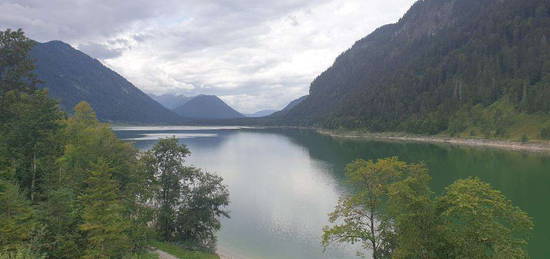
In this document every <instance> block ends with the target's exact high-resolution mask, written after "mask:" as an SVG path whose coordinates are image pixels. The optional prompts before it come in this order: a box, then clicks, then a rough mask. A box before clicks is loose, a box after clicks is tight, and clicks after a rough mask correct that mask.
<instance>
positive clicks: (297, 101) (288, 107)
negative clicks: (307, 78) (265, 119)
mask: <svg viewBox="0 0 550 259" xmlns="http://www.w3.org/2000/svg"><path fill="white" fill-rule="evenodd" d="M307 97H308V96H307V95H304V96H302V97H300V98H298V99H295V100H292V101H291V102H290V103H288V104H287V105H286V106H285V107H284V108H283V109H282V110H280V111H278V112H276V113H273V115H272V116H273V117H281V116H284V115H286V114H288V112H290V110H292V109H293V108H294V107H296V106H297V105H298V104H300V103H301V102H303V101H304V100H305V99H306V98H307Z"/></svg>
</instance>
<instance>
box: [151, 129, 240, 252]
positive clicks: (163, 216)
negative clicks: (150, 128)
mask: <svg viewBox="0 0 550 259" xmlns="http://www.w3.org/2000/svg"><path fill="white" fill-rule="evenodd" d="M189 154H190V151H189V150H188V149H187V147H185V145H179V144H178V141H177V139H176V138H167V139H161V140H160V141H159V142H158V143H157V144H156V145H155V146H154V147H153V148H152V149H151V150H150V151H147V152H146V153H144V154H143V157H142V160H143V162H144V164H145V166H146V170H147V172H149V177H148V178H149V179H150V181H149V183H150V185H151V186H152V188H153V189H154V195H153V197H152V200H151V201H150V203H151V204H154V206H155V208H156V209H157V212H156V217H155V225H156V229H157V232H158V233H159V235H160V238H161V239H163V240H165V241H180V242H187V243H192V244H195V245H198V246H199V247H201V248H212V245H213V244H214V243H215V236H214V232H215V231H216V230H218V229H219V228H220V222H219V217H221V216H225V217H229V215H228V212H226V211H225V210H223V208H224V207H225V206H227V205H228V203H229V200H228V196H229V193H228V191H227V187H226V186H224V185H223V184H222V180H223V179H222V178H221V177H219V176H214V175H211V174H209V173H206V172H202V171H200V170H199V169H196V168H193V167H188V166H185V158H186V157H187V156H188V155H189Z"/></svg>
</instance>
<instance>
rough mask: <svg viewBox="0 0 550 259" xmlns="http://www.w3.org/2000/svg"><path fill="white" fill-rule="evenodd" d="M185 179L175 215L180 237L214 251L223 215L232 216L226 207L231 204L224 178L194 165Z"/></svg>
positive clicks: (178, 236)
mask: <svg viewBox="0 0 550 259" xmlns="http://www.w3.org/2000/svg"><path fill="white" fill-rule="evenodd" d="M191 175H192V177H190V178H189V179H188V180H187V181H186V182H185V186H186V188H185V189H186V193H185V195H184V196H183V197H182V198H183V199H182V200H181V202H180V206H179V208H178V211H177V216H176V237H177V239H178V240H180V241H182V242H184V243H188V244H195V245H196V246H197V247H198V248H206V249H208V250H210V251H212V252H214V251H215V248H216V235H215V234H216V231H218V230H219V229H220V228H221V223H220V221H219V218H220V217H222V216H223V217H227V218H229V213H228V212H227V211H225V210H223V207H225V206H227V205H229V199H228V197H229V191H228V190H227V187H226V186H225V185H223V183H222V181H223V178H221V177H219V176H216V175H213V174H209V173H206V172H203V171H201V170H200V169H196V168H193V169H192V170H191Z"/></svg>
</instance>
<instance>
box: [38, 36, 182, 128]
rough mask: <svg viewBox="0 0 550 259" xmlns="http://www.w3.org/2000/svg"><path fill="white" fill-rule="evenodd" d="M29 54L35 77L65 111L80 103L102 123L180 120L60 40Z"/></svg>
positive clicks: (98, 63)
mask: <svg viewBox="0 0 550 259" xmlns="http://www.w3.org/2000/svg"><path fill="white" fill-rule="evenodd" d="M31 55H32V57H33V59H34V60H35V63H36V74H37V75H38V78H39V79H40V80H42V81H43V82H44V83H43V84H40V85H39V87H42V88H48V90H49V95H50V96H52V97H54V98H55V99H58V100H59V101H60V103H61V106H62V107H63V109H64V110H65V111H72V108H73V107H74V106H75V105H76V104H77V103H79V102H80V101H86V102H88V103H90V104H91V105H92V107H93V108H94V110H95V111H96V113H97V117H98V119H100V120H103V121H114V122H125V123H150V124H157V123H178V122H180V121H181V118H179V116H177V115H176V114H175V113H173V112H172V111H170V110H168V109H166V108H164V107H163V106H162V105H160V104H159V103H157V102H156V101H154V100H153V99H151V98H150V97H149V96H148V95H146V94H145V93H143V92H142V91H141V90H139V89H138V88H136V87H135V86H134V85H132V83H130V82H128V80H126V79H125V78H123V77H122V76H120V75H119V74H117V73H116V72H114V71H112V70H111V69H109V68H107V67H105V66H104V65H103V64H101V63H100V62H99V61H97V60H96V59H93V58H91V57H89V56H88V55H86V54H84V53H82V52H80V51H78V50H76V49H74V48H72V47H71V46H70V45H68V44H66V43H64V42H61V41H50V42H47V43H37V44H36V46H35V47H34V48H33V50H32V52H31Z"/></svg>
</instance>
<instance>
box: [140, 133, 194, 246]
mask: <svg viewBox="0 0 550 259" xmlns="http://www.w3.org/2000/svg"><path fill="white" fill-rule="evenodd" d="M190 153H191V152H190V151H189V149H187V147H185V146H183V145H178V142H177V139H176V138H168V139H161V140H160V141H159V142H158V143H157V144H156V145H155V146H154V147H153V148H152V149H151V150H150V151H148V152H146V153H145V155H144V161H145V164H146V166H147V170H148V172H150V176H151V179H152V183H153V184H155V185H156V187H157V188H156V190H155V197H154V201H153V202H154V203H155V204H156V206H157V208H158V212H157V213H158V216H157V220H156V227H157V231H158V232H159V234H160V236H161V238H162V239H163V240H166V241H173V240H174V238H175V232H176V226H175V221H176V212H177V209H178V207H179V202H180V198H181V195H182V194H183V192H182V191H183V190H182V189H183V188H184V186H183V181H184V178H189V175H190V174H191V170H189V168H187V167H186V166H185V165H184V162H185V157H187V156H188V155H189V154H190Z"/></svg>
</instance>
